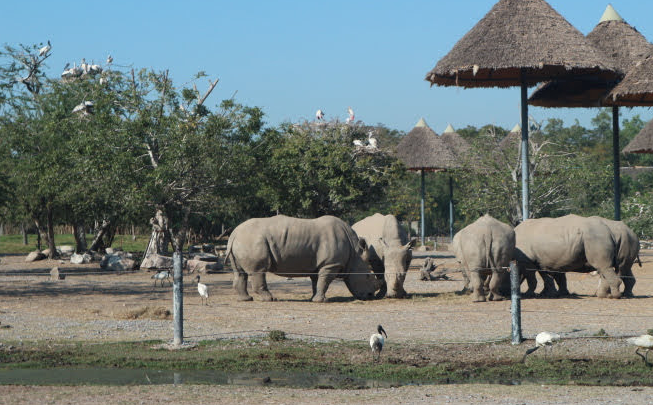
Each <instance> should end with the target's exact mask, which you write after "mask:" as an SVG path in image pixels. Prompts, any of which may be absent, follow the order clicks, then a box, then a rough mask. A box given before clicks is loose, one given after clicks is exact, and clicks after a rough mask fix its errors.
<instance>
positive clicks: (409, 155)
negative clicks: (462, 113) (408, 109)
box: [397, 118, 459, 246]
mask: <svg viewBox="0 0 653 405" xmlns="http://www.w3.org/2000/svg"><path fill="white" fill-rule="evenodd" d="M397 157H398V158H399V159H401V161H403V162H404V165H405V166H406V168H407V169H408V170H412V171H419V172H420V175H421V203H420V240H421V243H422V246H424V194H425V190H424V188H425V186H424V174H425V173H426V172H442V171H446V170H450V169H454V168H456V167H459V161H458V159H457V157H456V154H455V152H454V151H453V150H452V149H451V148H450V147H449V146H448V145H447V143H446V142H445V141H444V140H443V139H442V138H441V137H440V136H438V134H436V133H435V131H433V130H432V129H431V128H430V127H429V126H428V125H427V124H426V121H424V118H420V120H419V121H418V122H417V124H415V127H414V128H413V129H412V130H411V131H410V132H409V133H408V134H406V136H405V137H404V138H403V139H402V140H401V141H400V142H399V144H398V145H397ZM451 216H452V215H451V214H450V216H449V218H450V219H451ZM451 227H452V225H450V228H451Z"/></svg>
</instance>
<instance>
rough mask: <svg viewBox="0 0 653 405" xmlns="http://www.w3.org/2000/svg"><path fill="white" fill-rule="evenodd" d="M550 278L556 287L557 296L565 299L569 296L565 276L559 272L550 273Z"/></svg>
mask: <svg viewBox="0 0 653 405" xmlns="http://www.w3.org/2000/svg"><path fill="white" fill-rule="evenodd" d="M551 276H552V277H553V279H554V280H555V282H556V284H557V285H558V296H561V297H566V296H568V295H570V294H569V289H568V288H567V275H566V274H565V273H561V272H554V273H551Z"/></svg>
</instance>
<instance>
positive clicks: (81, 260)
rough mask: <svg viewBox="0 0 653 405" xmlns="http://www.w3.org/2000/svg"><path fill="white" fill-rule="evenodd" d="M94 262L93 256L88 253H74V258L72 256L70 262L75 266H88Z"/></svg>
mask: <svg viewBox="0 0 653 405" xmlns="http://www.w3.org/2000/svg"><path fill="white" fill-rule="evenodd" d="M92 261H93V256H91V255H90V254H88V253H84V254H81V255H80V254H79V253H73V254H72V256H70V262H71V263H73V264H87V263H91V262H92Z"/></svg>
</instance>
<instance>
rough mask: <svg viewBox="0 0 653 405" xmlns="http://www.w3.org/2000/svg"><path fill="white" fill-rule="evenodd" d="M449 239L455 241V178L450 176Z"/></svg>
mask: <svg viewBox="0 0 653 405" xmlns="http://www.w3.org/2000/svg"><path fill="white" fill-rule="evenodd" d="M449 237H450V238H451V240H452V241H453V177H452V176H449Z"/></svg>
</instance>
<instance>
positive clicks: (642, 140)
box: [623, 120, 653, 153]
mask: <svg viewBox="0 0 653 405" xmlns="http://www.w3.org/2000/svg"><path fill="white" fill-rule="evenodd" d="M623 152H624V153H653V120H651V121H649V123H648V124H646V126H645V127H644V128H643V129H642V130H641V131H639V134H637V136H635V137H634V138H633V140H632V141H630V142H629V143H628V145H626V147H625V148H624V150H623Z"/></svg>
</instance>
